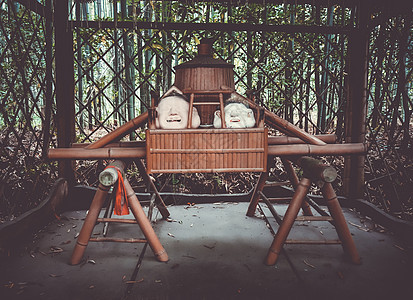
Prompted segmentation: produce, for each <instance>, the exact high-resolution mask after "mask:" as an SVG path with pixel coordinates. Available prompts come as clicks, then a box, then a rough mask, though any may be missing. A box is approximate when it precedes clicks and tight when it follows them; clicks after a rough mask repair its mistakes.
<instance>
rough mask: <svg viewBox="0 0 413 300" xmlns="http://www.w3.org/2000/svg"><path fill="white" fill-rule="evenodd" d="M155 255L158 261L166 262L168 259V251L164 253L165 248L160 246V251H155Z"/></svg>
mask: <svg viewBox="0 0 413 300" xmlns="http://www.w3.org/2000/svg"><path fill="white" fill-rule="evenodd" d="M155 257H156V259H157V260H158V261H160V262H167V261H169V257H168V253H166V250H165V249H163V248H162V250H161V251H159V252H158V253H155Z"/></svg>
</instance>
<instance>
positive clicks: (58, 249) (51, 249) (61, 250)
mask: <svg viewBox="0 0 413 300" xmlns="http://www.w3.org/2000/svg"><path fill="white" fill-rule="evenodd" d="M61 252H63V249H62V248H60V247H56V246H51V247H50V253H61Z"/></svg>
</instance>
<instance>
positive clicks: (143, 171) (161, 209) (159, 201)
mask: <svg viewBox="0 0 413 300" xmlns="http://www.w3.org/2000/svg"><path fill="white" fill-rule="evenodd" d="M136 163H137V166H138V170H139V173H141V176H142V177H143V179H144V180H145V181H146V183H147V184H149V186H150V187H151V189H152V190H153V192H154V193H155V195H156V201H155V204H156V207H157V208H158V209H159V212H160V213H161V215H162V217H163V218H164V219H166V218H168V217H169V215H170V214H169V211H168V208H166V205H165V202H163V199H162V197H161V195H160V194H159V192H158V190H157V189H156V186H155V184H154V183H153V181H152V179H151V178H150V177H149V175H148V173H147V172H146V168H145V166H144V165H143V162H142V160H141V159H137V160H136Z"/></svg>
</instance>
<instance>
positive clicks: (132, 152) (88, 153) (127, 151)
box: [48, 147, 146, 159]
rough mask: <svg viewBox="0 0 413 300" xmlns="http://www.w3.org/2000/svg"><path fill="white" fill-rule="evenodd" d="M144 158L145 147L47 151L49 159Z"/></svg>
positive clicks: (57, 149) (56, 149)
mask: <svg viewBox="0 0 413 300" xmlns="http://www.w3.org/2000/svg"><path fill="white" fill-rule="evenodd" d="M145 156H146V149H145V147H136V148H117V147H114V148H99V149H90V150H88V149H79V148H55V149H49V153H48V157H49V159H111V158H112V159H117V158H143V157H145Z"/></svg>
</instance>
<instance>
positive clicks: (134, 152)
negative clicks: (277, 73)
mask: <svg viewBox="0 0 413 300" xmlns="http://www.w3.org/2000/svg"><path fill="white" fill-rule="evenodd" d="M253 149H259V148H253ZM207 150H210V149H203V150H202V151H207ZM215 150H216V149H215ZM218 150H219V151H221V152H224V151H227V150H229V149H218ZM238 150H241V149H238ZM242 150H244V149H242ZM160 151H166V150H160ZM168 151H170V150H168ZM179 151H181V150H179ZM185 151H192V150H190V149H186V150H185ZM197 151H198V152H199V151H201V150H197ZM365 152H366V150H365V145H364V144H362V143H354V144H331V145H328V146H317V145H307V144H290V145H270V146H268V155H273V156H291V155H356V154H364V153H365ZM171 153H172V152H171ZM145 156H146V149H145V147H136V148H126V147H111V148H99V149H85V148H83V149H82V148H76V147H75V148H54V149H49V153H48V157H49V158H50V159H79V160H80V159H110V158H113V159H116V158H144V157H145Z"/></svg>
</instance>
